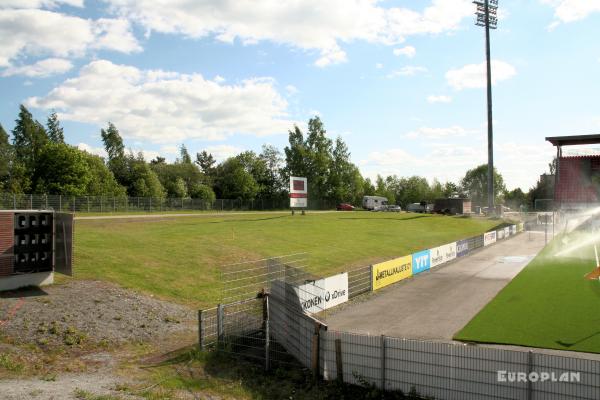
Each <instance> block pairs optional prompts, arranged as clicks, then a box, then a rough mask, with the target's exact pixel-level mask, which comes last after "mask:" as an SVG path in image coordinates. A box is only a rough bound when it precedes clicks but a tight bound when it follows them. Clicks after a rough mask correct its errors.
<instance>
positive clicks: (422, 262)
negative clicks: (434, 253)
mask: <svg viewBox="0 0 600 400" xmlns="http://www.w3.org/2000/svg"><path fill="white" fill-rule="evenodd" d="M430 253H431V252H430V251H429V250H425V251H420V252H418V253H415V254H413V255H412V272H413V275H416V274H419V273H421V272H423V271H427V270H428V269H429V268H431V258H430Z"/></svg>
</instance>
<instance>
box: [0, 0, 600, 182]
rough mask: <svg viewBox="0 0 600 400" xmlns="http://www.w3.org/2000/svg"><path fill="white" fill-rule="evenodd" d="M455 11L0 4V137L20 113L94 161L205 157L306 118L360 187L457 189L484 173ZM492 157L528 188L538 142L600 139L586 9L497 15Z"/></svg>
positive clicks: (594, 53)
mask: <svg viewBox="0 0 600 400" xmlns="http://www.w3.org/2000/svg"><path fill="white" fill-rule="evenodd" d="M474 11H475V6H474V5H473V3H472V1H471V0H395V1H394V0H385V1H384V0H382V1H377V0H328V1H322V0H169V1H167V0H138V1H135V0H102V1H86V0H0V123H1V124H2V125H3V126H4V128H5V129H6V130H7V131H10V130H12V129H13V127H14V120H15V118H16V117H17V114H18V108H19V104H24V105H26V106H27V107H28V108H29V110H30V111H31V112H32V113H33V115H34V117H35V118H37V119H38V120H40V121H42V122H45V120H46V118H47V116H48V114H49V113H51V112H52V110H55V111H56V112H57V113H58V116H59V119H60V120H61V123H62V125H63V127H64V129H65V137H66V141H67V142H68V143H70V144H73V145H77V146H78V147H80V148H82V149H85V150H87V151H90V152H93V153H96V154H100V155H103V148H102V142H101V139H100V129H101V128H105V127H106V126H107V124H108V122H109V121H111V122H113V123H114V124H115V125H116V126H117V128H118V129H119V131H120V133H121V135H122V136H123V138H124V140H125V144H126V146H127V147H128V148H130V149H132V150H133V151H135V152H138V151H143V152H144V154H145V156H146V158H147V160H150V159H152V158H154V157H156V156H157V155H161V156H164V157H166V158H167V159H168V160H174V159H175V158H176V157H177V153H178V147H179V146H180V145H181V144H185V145H186V147H187V148H188V150H189V151H190V153H192V154H195V153H196V152H199V151H202V150H207V151H209V152H211V153H212V154H213V155H214V156H215V157H216V158H217V159H218V160H223V159H225V158H226V157H229V156H232V155H235V154H236V153H238V152H240V151H243V150H254V151H256V152H259V151H260V150H261V147H262V145H263V144H272V145H274V146H276V147H278V148H279V149H281V150H283V148H284V147H285V145H286V144H287V138H288V137H287V132H288V130H290V129H292V128H293V126H294V125H295V124H296V125H298V126H299V127H301V128H302V129H305V128H306V125H307V121H308V120H309V118H311V117H313V116H315V115H318V116H319V117H320V118H321V119H322V120H323V122H324V124H325V128H326V129H327V134H328V135H329V136H330V137H331V138H332V139H334V138H335V137H337V136H341V137H342V138H343V139H344V141H345V142H346V143H347V144H348V147H349V149H350V152H351V154H352V161H353V162H354V163H355V164H357V165H358V166H359V168H360V170H361V172H362V173H363V175H364V176H367V177H371V178H374V177H375V176H377V174H381V175H383V176H387V175H391V174H396V175H399V176H412V175H420V176H425V177H426V178H428V179H429V180H433V179H434V178H437V179H438V180H440V181H441V182H445V181H453V182H458V181H459V180H460V179H461V178H462V177H463V176H464V174H465V172H466V171H467V170H468V169H471V168H474V167H475V166H477V165H480V164H483V163H486V162H487V114H486V93H485V75H484V71H485V69H484V68H485V64H484V62H485V36H484V30H483V28H481V27H477V26H475V24H474V22H475V16H474ZM498 12H499V23H498V29H497V30H494V31H492V33H491V51H492V59H493V62H492V75H493V79H492V81H493V84H494V85H493V109H494V125H493V126H494V157H495V165H496V167H497V169H498V170H499V172H500V173H501V174H502V175H503V177H504V180H505V183H506V186H507V187H508V189H514V188H517V187H520V188H522V189H523V190H528V189H529V188H530V187H532V186H533V185H534V184H535V182H536V181H537V179H538V177H539V175H540V174H542V173H544V172H546V171H547V169H548V166H547V165H548V163H549V162H550V161H551V159H552V157H553V155H554V154H555V152H554V149H553V147H552V145H550V144H549V143H548V142H546V141H545V137H547V136H561V135H574V134H594V133H599V131H600V109H599V108H598V94H599V93H600V79H599V77H600V41H599V40H598V38H599V37H600V0H499V11H498Z"/></svg>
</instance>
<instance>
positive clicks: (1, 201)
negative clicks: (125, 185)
mask: <svg viewBox="0 0 600 400" xmlns="http://www.w3.org/2000/svg"><path fill="white" fill-rule="evenodd" d="M289 208H290V200H289V199H288V198H284V197H279V198H267V199H253V200H243V199H217V200H214V201H210V200H203V199H191V198H171V197H165V198H155V197H112V196H62V195H44V194H11V193H2V194H0V209H4V210H56V211H70V212H89V213H115V212H164V211H214V212H219V211H269V210H273V211H274V210H288V209H289ZM308 209H309V210H332V209H335V202H334V201H331V200H327V199H309V201H308Z"/></svg>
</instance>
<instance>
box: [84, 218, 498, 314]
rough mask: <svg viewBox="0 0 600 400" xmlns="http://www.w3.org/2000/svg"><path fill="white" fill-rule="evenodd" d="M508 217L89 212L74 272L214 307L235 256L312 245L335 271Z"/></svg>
mask: <svg viewBox="0 0 600 400" xmlns="http://www.w3.org/2000/svg"><path fill="white" fill-rule="evenodd" d="M500 222H501V221H491V220H484V219H475V218H458V217H447V216H438V215H422V214H406V213H400V214H396V213H372V212H337V213H324V214H315V213H310V212H309V213H308V214H307V215H305V216H301V215H298V214H297V215H295V216H291V215H290V213H281V214H274V213H268V214H252V215H235V214H231V215H223V216H198V217H185V218H168V219H161V218H157V219H149V220H147V219H143V220H142V219H136V220H81V221H76V224H75V225H76V226H75V268H74V273H75V277H76V278H81V279H101V280H108V281H112V282H115V283H118V284H120V285H121V286H123V287H127V288H133V289H138V290H141V291H144V292H146V293H152V294H155V295H157V296H159V297H162V298H166V299H169V300H174V301H176V302H179V303H184V304H190V305H194V306H197V307H207V306H214V305H215V304H216V303H217V302H218V301H219V298H220V288H219V267H220V266H221V265H224V264H227V263H233V262H239V261H247V260H255V259H260V258H265V257H271V256H279V255H285V254H292V253H297V252H308V253H310V263H309V264H310V265H309V267H308V269H309V271H310V272H313V273H314V274H316V275H320V276H327V275H330V274H333V273H335V272H340V271H347V270H350V269H352V268H355V267H360V266H364V265H368V264H370V263H372V262H377V261H381V260H385V259H389V258H393V257H398V256H403V255H408V254H411V253H412V252H415V251H418V250H422V249H427V248H430V247H433V246H437V245H441V244H444V243H447V242H451V241H454V240H458V239H463V238H466V237H469V236H474V235H477V234H481V233H482V232H485V231H487V230H489V229H491V228H493V227H495V226H497V225H498V224H499V223H500Z"/></svg>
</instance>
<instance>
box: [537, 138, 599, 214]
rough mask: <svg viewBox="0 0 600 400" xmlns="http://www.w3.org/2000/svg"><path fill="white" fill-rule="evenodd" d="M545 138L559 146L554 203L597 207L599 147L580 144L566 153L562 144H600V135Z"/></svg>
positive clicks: (558, 205) (571, 207)
mask: <svg viewBox="0 0 600 400" xmlns="http://www.w3.org/2000/svg"><path fill="white" fill-rule="evenodd" d="M546 140H547V141H548V142H550V143H552V144H553V145H554V146H556V149H557V153H556V156H557V168H556V175H555V178H554V179H555V185H554V201H555V205H556V206H557V207H558V208H562V209H582V208H589V207H598V205H599V203H600V150H599V149H591V148H587V147H586V148H581V147H580V148H578V149H575V150H574V151H569V152H566V153H565V154H563V146H589V145H595V144H600V135H579V136H556V137H547V138H546Z"/></svg>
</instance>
